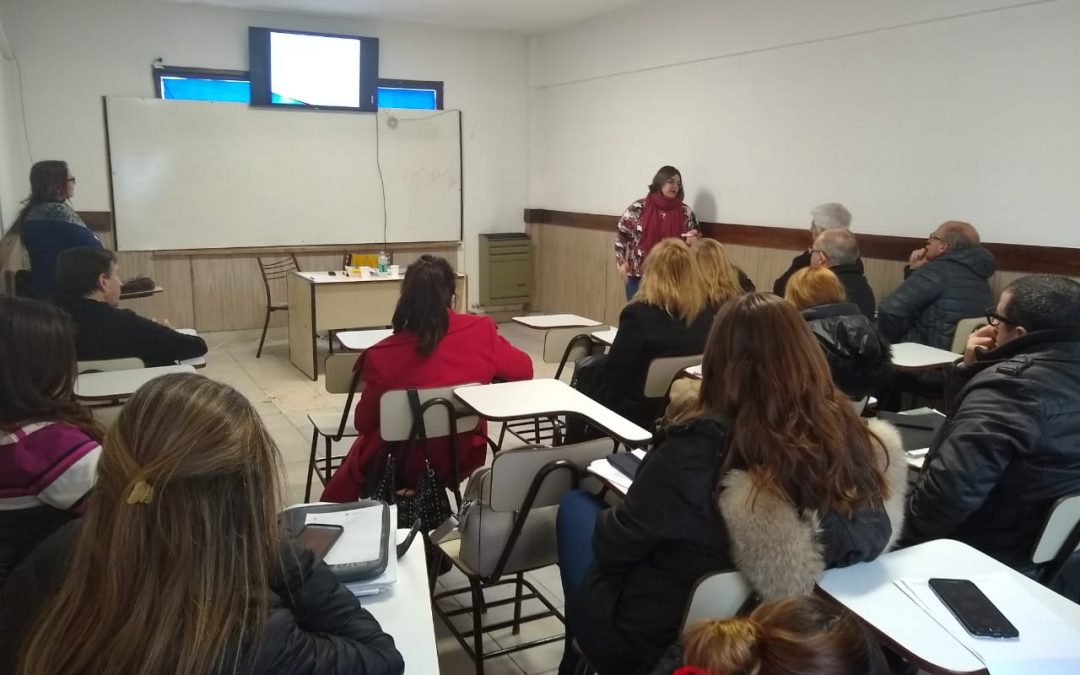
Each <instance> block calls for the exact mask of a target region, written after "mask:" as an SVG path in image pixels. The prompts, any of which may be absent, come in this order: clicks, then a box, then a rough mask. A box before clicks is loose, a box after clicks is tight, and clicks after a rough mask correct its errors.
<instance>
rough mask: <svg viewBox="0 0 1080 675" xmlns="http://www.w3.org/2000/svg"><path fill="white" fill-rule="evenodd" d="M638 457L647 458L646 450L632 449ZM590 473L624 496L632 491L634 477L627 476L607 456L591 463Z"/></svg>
mask: <svg viewBox="0 0 1080 675" xmlns="http://www.w3.org/2000/svg"><path fill="white" fill-rule="evenodd" d="M631 452H633V453H634V455H636V456H637V458H638V459H645V451H644V450H631ZM587 470H588V472H589V473H591V474H592V475H594V476H596V477H597V478H599V479H600V480H602V481H603V482H604V484H606V485H608V486H609V487H610V488H611V489H612V490H614V491H615V492H618V493H619V494H620V495H622V496H624V497H625V496H626V493H627V492H629V491H630V486H631V485H633V484H634V479H633V478H630V477H629V476H627V475H626V474H625V473H623V472H622V471H619V470H618V469H616V468H615V467H614V466H613V465H612V464H611V462H609V461H608V458H607V457H601V458H600V459H594V460H593V461H592V462H590V463H589V468H588V469H587Z"/></svg>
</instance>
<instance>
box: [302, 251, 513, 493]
mask: <svg viewBox="0 0 1080 675" xmlns="http://www.w3.org/2000/svg"><path fill="white" fill-rule="evenodd" d="M453 299H454V271H453V269H452V268H451V267H450V263H448V262H446V260H444V259H442V258H437V257H435V256H431V255H424V256H421V257H420V259H419V260H417V261H416V262H415V263H413V264H412V265H409V269H408V270H406V272H405V280H404V282H403V283H402V284H401V298H399V299H398V304H397V307H396V308H395V309H394V318H393V324H394V334H393V335H391V336H390V337H388V338H386V339H385V340H383V341H381V342H379V343H378V344H376V345H375V346H373V347H371V348H370V349H368V350H367V351H366V352H364V354H363V355H361V356H360V358H358V359H357V360H356V367H357V368H360V369H362V372H363V376H362V378H361V379H362V381H363V383H364V390H363V393H362V394H361V396H360V402H359V403H358V404H357V406H356V429H357V431H359V432H360V436H359V438H357V439H356V441H355V442H354V443H353V446H352V448H350V449H349V454H348V456H346V458H345V461H344V463H342V465H341V467H340V468H339V469H338V470H337V471H336V472H335V473H334V475H333V476H332V477H331V478H330V482H329V483H327V484H326V489H325V490H323V494H322V499H323V501H330V502H347V501H353V500H355V499H356V498H357V497H359V496H360V494H362V493H363V492H364V491H365V487H367V488H370V487H372V486H371V485H369V484H367V481H369V480H371V481H376V480H378V474H377V471H378V469H379V467H381V466H382V457H383V455H384V453H385V452H386V446H385V444H384V443H383V440H382V438H381V437H380V435H379V399H380V398H381V397H382V395H383V394H384V393H386V392H387V391H393V390H400V389H430V388H434V387H448V386H452V385H455V384H467V383H470V382H478V383H481V384H488V383H490V382H491V381H492V380H494V379H496V378H498V379H500V380H528V379H530V378H532V375H533V366H532V359H531V358H529V355H528V354H526V353H525V352H523V351H521V350H520V349H518V348H517V347H514V346H513V345H512V344H510V343H509V342H508V341H507V340H506V338H504V337H502V336H501V335H499V331H498V328H496V326H495V322H494V321H492V320H491V319H490V318H489V317H486V316H475V315H471V314H458V313H457V312H455V311H454V310H453V309H451V306H452V304H453ZM486 438H487V425H486V424H484V423H483V422H481V424H480V426H478V427H477V428H476V429H475V430H473V431H467V432H464V433H461V434H458V437H457V451H458V476H457V477H458V478H459V479H464V478H466V477H468V476H469V474H471V473H472V472H473V471H474V470H475V469H477V468H479V467H481V466H483V464H484V460H485V458H486V456H487V441H486ZM428 453H429V454H430V456H431V464H432V468H433V469H434V470H435V473H436V474H437V475H438V477H439V480H440V482H441V483H442V484H443V485H446V486H448V487H449V486H450V485H451V484H452V483H453V480H454V479H453V467H452V466H451V458H450V443H449V441H448V439H445V438H440V439H435V440H432V441H430V442H429V443H428ZM399 457H400V455H399ZM423 466H424V456H423V453H422V452H421V451H420V449H419V448H410V452H408V453H406V460H405V467H404V470H403V471H402V473H401V474H400V475H399V482H398V483H397V487H398V488H411V487H415V486H416V483H417V480H418V479H419V476H420V471H421V469H422V468H423ZM373 471H374V472H376V473H374V474H372V472H373ZM455 487H456V486H455Z"/></svg>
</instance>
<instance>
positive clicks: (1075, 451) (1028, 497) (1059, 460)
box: [905, 329, 1080, 567]
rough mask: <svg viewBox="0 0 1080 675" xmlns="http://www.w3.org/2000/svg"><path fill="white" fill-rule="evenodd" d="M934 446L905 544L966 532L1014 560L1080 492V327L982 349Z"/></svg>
mask: <svg viewBox="0 0 1080 675" xmlns="http://www.w3.org/2000/svg"><path fill="white" fill-rule="evenodd" d="M952 374H953V376H954V377H957V378H959V379H961V380H966V384H965V385H964V386H963V387H962V388H961V389H960V392H959V394H958V395H957V397H956V400H955V402H954V403H953V406H952V413H951V414H950V416H949V418H948V420H946V422H945V424H944V425H943V426H942V427H941V429H940V430H939V432H938V435H937V436H936V437H935V438H934V441H933V442H932V443H931V446H930V452H929V454H928V455H927V457H926V461H925V463H924V464H923V469H922V472H921V473H920V474H919V480H918V482H917V483H916V484H915V487H914V489H913V492H912V496H911V501H910V503H909V504H908V521H907V522H908V528H907V532H906V533H905V541H906V542H908V543H912V544H914V543H919V542H922V541H927V540H930V539H938V538H941V537H948V538H950V539H958V540H960V541H963V542H965V543H967V544H970V545H971V546H973V547H975V548H977V549H979V550H980V551H983V552H984V553H986V554H988V555H991V556H993V557H995V558H997V559H998V560H1000V561H1001V562H1004V563H1005V564H1007V565H1010V566H1013V567H1024V566H1026V565H1030V564H1031V554H1032V552H1033V550H1034V547H1035V542H1036V540H1037V539H1038V536H1039V533H1040V532H1041V531H1042V527H1043V523H1044V522H1045V521H1046V516H1047V514H1048V512H1049V509H1050V507H1051V506H1052V505H1053V504H1054V502H1055V501H1056V500H1058V499H1060V498H1061V497H1067V496H1069V495H1074V494H1080V330H1064V329H1062V330H1044V331H1035V332H1033V333H1029V334H1027V335H1024V336H1022V337H1019V338H1017V339H1015V340H1012V341H1010V342H1008V343H1006V344H1004V345H1002V346H1000V347H998V348H997V349H993V350H991V351H988V352H983V353H982V354H981V355H980V356H979V357H978V360H977V361H976V362H975V363H974V364H973V365H972V366H970V367H966V368H965V367H963V366H958V367H956V368H954V370H953V373H952Z"/></svg>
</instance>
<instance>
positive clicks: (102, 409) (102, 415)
mask: <svg viewBox="0 0 1080 675" xmlns="http://www.w3.org/2000/svg"><path fill="white" fill-rule="evenodd" d="M87 409H88V410H90V414H91V415H92V416H93V418H94V421H95V422H97V423H98V424H100V425H101V426H102V428H103V429H105V431H108V430H109V429H110V428H111V427H112V425H114V424H116V420H117V419H119V417H120V413H121V412H123V410H124V404H123V403H116V404H113V405H94V406H87Z"/></svg>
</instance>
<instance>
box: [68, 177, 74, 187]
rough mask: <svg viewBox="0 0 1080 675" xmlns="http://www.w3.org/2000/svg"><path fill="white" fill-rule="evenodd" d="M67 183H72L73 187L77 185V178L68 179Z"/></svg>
mask: <svg viewBox="0 0 1080 675" xmlns="http://www.w3.org/2000/svg"><path fill="white" fill-rule="evenodd" d="M67 182H69V183H71V184H72V185H74V184H75V176H72V177H70V178H68V179H67Z"/></svg>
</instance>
